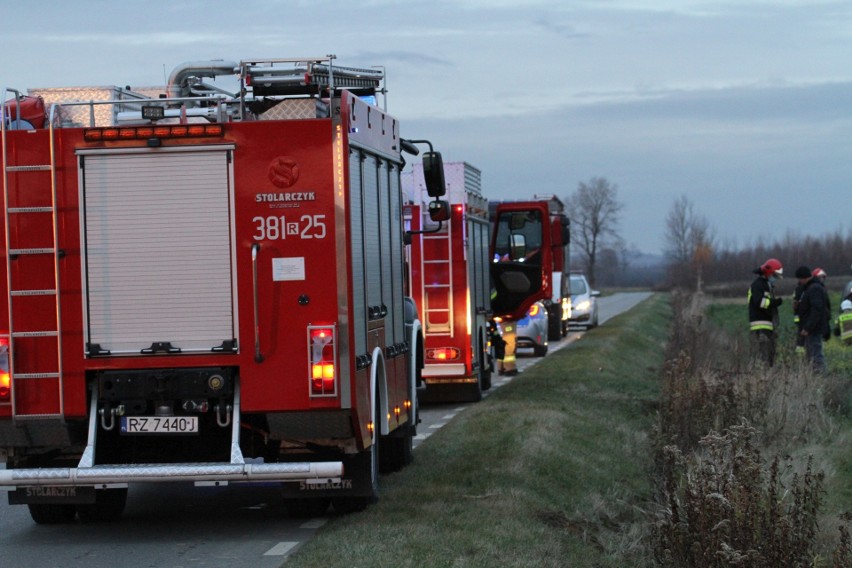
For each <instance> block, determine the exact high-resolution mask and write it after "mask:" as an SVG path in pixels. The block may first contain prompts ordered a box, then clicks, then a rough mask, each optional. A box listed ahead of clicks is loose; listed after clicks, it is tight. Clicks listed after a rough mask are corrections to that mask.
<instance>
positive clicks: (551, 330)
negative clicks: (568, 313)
mask: <svg viewBox="0 0 852 568" xmlns="http://www.w3.org/2000/svg"><path fill="white" fill-rule="evenodd" d="M560 339H562V319H561V316H560V314H557V313H553V314H550V313H548V315H547V340H548V341H559V340H560Z"/></svg>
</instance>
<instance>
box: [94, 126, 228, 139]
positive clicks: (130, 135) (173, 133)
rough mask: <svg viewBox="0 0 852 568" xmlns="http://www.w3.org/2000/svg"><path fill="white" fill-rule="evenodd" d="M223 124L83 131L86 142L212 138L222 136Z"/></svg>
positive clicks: (126, 127)
mask: <svg viewBox="0 0 852 568" xmlns="http://www.w3.org/2000/svg"><path fill="white" fill-rule="evenodd" d="M224 133H225V129H224V128H223V126H222V125H221V124H174V125H171V126H166V125H163V126H123V127H118V128H87V129H85V130H84V131H83V139H84V140H86V142H114V141H118V140H149V139H151V138H156V139H166V138H210V137H217V136H222V135H224Z"/></svg>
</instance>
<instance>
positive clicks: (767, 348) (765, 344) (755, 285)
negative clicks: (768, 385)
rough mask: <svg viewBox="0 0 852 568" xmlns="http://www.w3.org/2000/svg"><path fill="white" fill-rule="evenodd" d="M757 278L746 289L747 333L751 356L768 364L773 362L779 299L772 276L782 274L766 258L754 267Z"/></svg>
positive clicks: (774, 261)
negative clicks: (749, 340)
mask: <svg viewBox="0 0 852 568" xmlns="http://www.w3.org/2000/svg"><path fill="white" fill-rule="evenodd" d="M754 272H755V274H757V278H755V279H754V282H752V283H751V287H750V288H749V290H748V320H749V335H750V339H751V345H752V358H753V359H754V360H756V361H759V362H761V363H762V364H764V365H767V366H769V367H771V366H772V365H774V364H775V348H776V342H777V337H778V336H777V330H776V327H777V325H778V306H780V305H781V303H782V302H783V300H782V299H781V298H776V297H775V279H776V278H781V277H783V275H784V267H783V266H782V265H781V262H780V261H779V260H778V259H776V258H770V259H769V260H767V261H766V262H764V263H763V264H762V265H761V266H760V267H759V268H756V269H755V270H754Z"/></svg>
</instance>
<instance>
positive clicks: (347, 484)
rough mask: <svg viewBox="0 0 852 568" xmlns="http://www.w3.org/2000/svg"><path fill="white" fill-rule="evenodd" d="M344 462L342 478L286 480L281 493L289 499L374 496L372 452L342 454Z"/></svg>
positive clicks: (341, 457) (341, 458)
mask: <svg viewBox="0 0 852 568" xmlns="http://www.w3.org/2000/svg"><path fill="white" fill-rule="evenodd" d="M337 459H340V461H342V462H343V476H342V477H341V478H340V480H339V481H338V480H333V481H329V480H324V479H317V480H308V481H298V482H284V483H282V484H281V493H282V495H283V496H284V497H285V498H287V499H300V498H314V497H332V498H334V497H367V498H369V497H372V496H373V485H372V480H371V479H370V459H371V456H370V452H360V453H358V454H355V455H353V456H340V457H339V458H337Z"/></svg>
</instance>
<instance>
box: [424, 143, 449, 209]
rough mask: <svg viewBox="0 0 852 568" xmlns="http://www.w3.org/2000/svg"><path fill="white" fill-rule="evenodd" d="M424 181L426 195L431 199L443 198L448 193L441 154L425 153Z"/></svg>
mask: <svg viewBox="0 0 852 568" xmlns="http://www.w3.org/2000/svg"><path fill="white" fill-rule="evenodd" d="M423 179H424V181H425V182H426V193H428V194H429V197H443V196H444V194H445V193H447V184H446V183H445V182H444V160H443V159H442V158H441V153H440V152H432V151H429V152H424V154H423ZM430 207H431V205H430Z"/></svg>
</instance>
